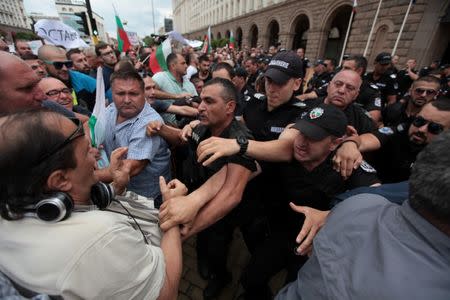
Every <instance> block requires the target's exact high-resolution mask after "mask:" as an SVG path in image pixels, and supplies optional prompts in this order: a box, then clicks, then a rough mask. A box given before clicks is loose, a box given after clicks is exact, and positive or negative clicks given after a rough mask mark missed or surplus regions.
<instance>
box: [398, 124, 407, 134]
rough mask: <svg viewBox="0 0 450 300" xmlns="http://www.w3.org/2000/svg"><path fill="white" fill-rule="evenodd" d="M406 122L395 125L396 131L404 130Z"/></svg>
mask: <svg viewBox="0 0 450 300" xmlns="http://www.w3.org/2000/svg"><path fill="white" fill-rule="evenodd" d="M405 125H406V124H404V123H400V124H398V126H397V131H398V132H403V131H405V129H406V126H405Z"/></svg>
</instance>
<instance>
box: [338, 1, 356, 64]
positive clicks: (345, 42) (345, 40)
mask: <svg viewBox="0 0 450 300" xmlns="http://www.w3.org/2000/svg"><path fill="white" fill-rule="evenodd" d="M355 7H356V0H355V2H354V4H353V9H352V13H351V14H350V20H349V21H348V27H347V33H346V34H345V39H344V45H342V51H341V57H340V58H339V66H340V65H341V64H342V59H343V58H344V52H345V48H346V47H347V40H348V35H349V34H350V29H351V27H352V21H353V16H354V15H355Z"/></svg>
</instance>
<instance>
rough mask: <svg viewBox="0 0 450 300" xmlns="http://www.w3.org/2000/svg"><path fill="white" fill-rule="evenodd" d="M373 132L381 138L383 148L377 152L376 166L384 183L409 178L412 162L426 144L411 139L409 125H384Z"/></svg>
mask: <svg viewBox="0 0 450 300" xmlns="http://www.w3.org/2000/svg"><path fill="white" fill-rule="evenodd" d="M373 134H374V135H375V136H376V137H377V138H378V139H379V141H380V143H381V148H380V150H378V151H377V152H376V153H375V154H376V155H375V161H374V162H373V163H374V166H375V168H376V169H377V171H378V176H379V177H380V179H381V181H382V182H383V183H393V182H400V181H405V180H408V179H409V176H410V175H411V167H412V164H413V163H414V162H415V161H416V157H417V154H418V153H419V152H420V151H422V149H423V148H424V146H422V145H415V144H413V143H411V142H410V141H409V136H408V127H407V126H405V125H404V124H400V125H398V126H397V127H382V128H379V129H378V130H376V131H374V132H373Z"/></svg>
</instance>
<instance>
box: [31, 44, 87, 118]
mask: <svg viewBox="0 0 450 300" xmlns="http://www.w3.org/2000/svg"><path fill="white" fill-rule="evenodd" d="M38 56H39V59H41V60H42V61H43V62H44V64H45V68H46V70H47V73H48V75H49V76H51V77H54V78H57V79H59V80H61V81H62V82H64V84H65V85H67V87H68V88H71V89H73V90H74V92H75V99H74V102H75V103H76V104H79V105H81V106H83V107H86V108H87V109H89V110H90V111H92V110H93V109H94V105H95V90H96V80H95V79H94V78H92V77H90V76H88V75H86V74H83V73H80V72H76V71H73V70H71V68H72V67H73V62H72V61H71V60H67V57H66V50H64V49H62V48H59V47H56V46H53V45H43V46H42V47H41V48H39V51H38Z"/></svg>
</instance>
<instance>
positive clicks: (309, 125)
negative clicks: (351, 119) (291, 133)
mask: <svg viewBox="0 0 450 300" xmlns="http://www.w3.org/2000/svg"><path fill="white" fill-rule="evenodd" d="M347 124H348V120H347V117H346V116H345V114H344V112H343V111H342V110H340V109H339V108H337V107H336V106H334V105H331V104H324V103H322V104H320V105H318V106H316V107H314V108H313V109H311V110H310V111H309V112H307V113H306V114H304V115H302V117H301V119H299V120H298V121H297V122H296V123H295V125H294V128H295V129H298V130H299V131H301V132H302V134H304V135H305V136H307V137H308V138H310V139H312V140H315V141H320V140H323V139H324V138H326V137H327V136H335V137H342V136H343V135H344V134H345V132H346V130H347Z"/></svg>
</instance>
